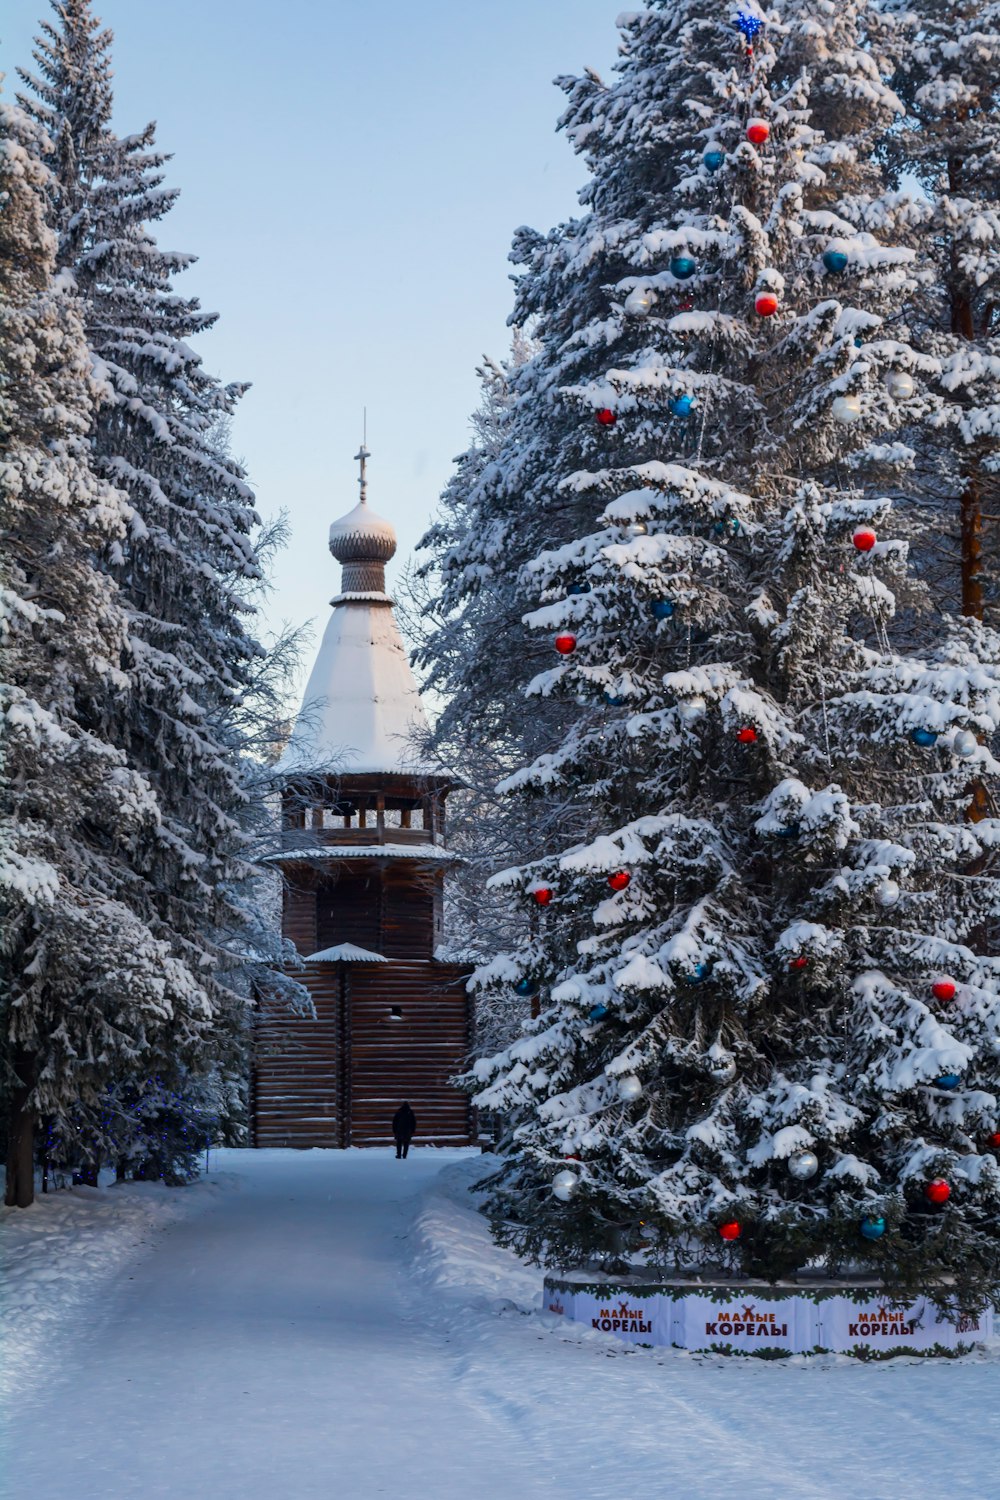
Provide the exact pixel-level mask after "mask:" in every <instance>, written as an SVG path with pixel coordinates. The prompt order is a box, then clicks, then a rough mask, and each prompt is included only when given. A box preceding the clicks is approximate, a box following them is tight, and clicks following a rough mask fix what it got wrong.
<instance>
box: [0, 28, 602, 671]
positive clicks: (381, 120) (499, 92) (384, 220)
mask: <svg viewBox="0 0 1000 1500" xmlns="http://www.w3.org/2000/svg"><path fill="white" fill-rule="evenodd" d="M95 9H96V10H97V12H98V14H100V15H101V17H102V19H103V20H104V22H105V23H106V24H107V25H109V26H110V27H111V28H112V30H113V31H114V33H115V44H114V50H113V57H114V68H115V89H116V93H115V101H116V108H115V126H116V129H118V131H119V132H120V133H122V134H126V133H128V132H130V131H133V130H136V129H138V128H140V127H141V126H143V125H144V124H145V123H146V122H147V121H148V120H150V119H153V120H156V121H157V123H158V142H159V145H160V146H161V148H162V149H164V150H167V151H171V152H173V153H174V158H173V161H172V162H171V163H170V164H169V167H168V177H167V181H168V183H169V185H170V186H176V187H179V188H180V189H181V197H180V200H179V202H178V204H177V206H176V207H175V208H174V209H173V211H172V212H171V213H170V214H169V215H168V216H167V217H166V218H165V219H164V220H163V221H162V222H161V223H160V225H159V226H158V227H157V229H156V233H157V237H158V240H159V242H160V244H161V245H163V246H164V247H165V248H168V249H174V250H183V251H188V252H192V253H194V254H196V255H198V257H199V262H198V264H197V265H196V266H194V267H193V268H192V269H190V270H189V271H187V272H185V273H184V275H183V276H182V277H181V278H180V279H179V286H180V288H181V289H183V290H184V291H185V292H186V293H194V294H195V295H197V296H198V297H199V298H200V299H201V301H202V304H203V306H205V307H206V308H209V309H211V310H212V311H216V312H218V313H219V314H220V320H219V323H218V324H217V326H216V327H215V329H213V331H212V332H211V333H209V334H208V335H206V336H205V337H204V338H203V339H201V340H200V341H199V343H198V348H199V351H200V352H201V354H202V357H203V358H204V360H205V363H206V365H207V366H208V368H209V369H211V370H212V371H213V372H215V373H216V374H218V375H220V376H221V377H222V378H223V379H225V380H227V381H228V380H248V381H250V382H252V389H251V390H250V391H249V393H248V394H247V396H246V397H245V398H244V400H243V402H242V405H241V408H240V412H239V415H238V417H237V419H236V421H235V423H234V432H233V447H234V451H235V452H236V454H237V455H238V456H239V457H240V458H241V459H243V461H244V462H245V463H246V465H247V467H248V469H249V472H250V477H251V480H252V481H253V483H254V485H255V486H256V489H257V494H258V501H259V507H260V510H261V512H262V513H263V514H264V515H273V514H275V513H276V512H277V511H279V510H281V509H286V510H287V511H288V512H289V516H290V520H291V526H292V534H291V540H290V544H289V547H288V548H287V550H286V551H285V552H284V553H283V554H282V555H281V556H280V557H279V559H278V561H277V566H276V569H275V578H274V581H275V592H274V596H273V599H272V603H271V608H270V613H271V615H272V618H273V619H274V620H275V621H278V620H290V621H293V622H295V623H299V622H301V621H303V620H306V619H309V618H312V619H313V621H314V622H315V628H316V634H317V636H318V635H319V634H320V633H321V632H322V629H323V627H324V626H325V623H326V618H327V603H328V600H329V599H330V596H331V594H333V593H334V592H335V589H336V586H337V573H338V569H337V567H336V564H335V563H334V561H333V559H332V558H331V557H330V555H329V553H328V552H327V550H326V532H327V528H328V526H329V523H330V521H331V520H333V519H335V518H336V517H337V516H339V515H341V514H343V512H344V511H346V510H348V509H350V508H351V506H353V505H354V504H355V503H356V499H357V483H356V478H357V465H356V464H355V463H354V462H353V460H352V455H353V454H354V453H356V451H357V449H358V446H359V442H360V437H361V412H362V407H363V406H365V405H366V406H367V408H368V447H369V448H370V450H371V452H372V458H371V461H370V464H369V502H370V504H371V505H372V508H373V509H375V510H376V511H378V512H380V513H381V514H383V515H385V516H386V517H387V518H388V519H389V520H391V521H392V522H393V524H394V525H395V526H396V528H397V531H398V533H399V540H400V547H399V553H398V555H397V560H396V562H395V563H394V564H393V565H392V570H391V572H390V578H391V577H392V576H393V575H394V574H395V573H398V570H399V568H400V566H401V565H403V564H404V563H405V561H406V558H407V556H408V555H409V554H410V552H411V549H412V547H413V545H414V543H415V542H416V540H417V538H418V537H419V535H420V533H421V531H422V530H423V529H424V527H425V526H426V524H427V522H428V521H429V519H430V517H431V515H432V513H433V511H434V509H435V505H436V501H437V496H438V494H439V493H440V491H441V489H442V487H443V485H444V483H445V481H446V480H447V478H448V475H449V473H450V471H451V461H452V459H453V458H454V457H455V455H456V454H458V453H459V452H461V450H462V449H463V448H464V447H465V446H466V444H467V441H468V435H469V433H468V418H469V415H470V413H471V411H472V410H473V408H474V407H475V405H476V401H477V391H478V386H477V382H476V378H475V366H476V364H477V363H478V362H479V361H480V359H481V357H482V355H483V354H484V353H489V354H491V355H493V356H494V357H496V358H501V359H502V358H503V357H505V355H506V353H507V351H508V348H509V339H510V332H509V330H508V329H507V327H506V319H507V316H508V314H509V312H510V308H511V301H512V287H511V285H510V282H509V280H508V278H509V276H510V273H511V270H512V267H511V266H510V265H509V263H508V260H507V254H508V251H509V248H510V240H511V234H512V232H513V230H514V229H515V228H516V227H517V226H518V225H520V224H531V225H533V226H534V227H535V228H537V229H539V230H542V231H545V230H547V229H548V228H550V227H551V226H552V225H553V224H556V223H558V222H560V221H561V220H563V219H565V218H567V217H570V216H572V215H573V214H574V213H576V212H577V211H578V202H577V196H576V194H577V189H578V188H579V187H580V186H581V185H582V184H583V182H584V181H585V175H586V174H585V171H584V168H583V164H582V163H581V162H580V161H579V160H578V159H577V158H576V157H575V156H574V154H573V152H572V150H571V148H570V146H569V144H568V142H567V141H566V140H565V138H564V137H563V136H562V134H561V133H556V129H555V126H556V121H557V119H558V116H559V114H560V113H561V110H562V107H563V95H562V93H561V92H560V91H559V90H558V89H556V88H554V87H553V86H552V79H553V78H554V77H555V76H556V75H558V74H562V73H570V74H577V73H579V72H580V71H581V70H582V69H583V68H584V67H585V66H588V65H589V66H591V67H594V68H596V69H597V71H598V72H600V73H602V74H604V75H605V76H606V75H607V74H608V72H609V70H610V68H611V65H612V63H613V61H614V58H615V54H616V50H617V32H616V30H615V24H614V23H615V18H616V15H617V13H618V7H617V5H616V4H614V3H612V0H504V3H502V4H500V3H496V0H480V3H479V4H477V5H470V6H464V5H459V4H457V3H455V0H425V3H424V4H422V5H412V4H409V5H408V4H404V3H403V0H383V3H381V4H380V5H378V6H377V7H376V6H371V5H367V6H366V5H357V4H355V5H348V4H344V3H342V0H331V3H321V4H316V3H312V4H310V3H309V0H284V3H283V4H281V5H280V6H277V5H275V4H274V3H273V0H172V3H171V4H170V5H169V7H165V6H162V5H161V4H158V3H156V0H96V5H95ZM50 13H51V12H50V10H49V6H48V4H47V0H6V4H5V6H4V15H3V19H2V21H0V70H2V71H3V72H4V73H6V74H7V79H6V83H5V89H6V91H7V93H8V94H12V93H13V92H14V88H15V84H16V82H17V81H16V79H15V77H14V74H15V69H16V67H17V66H18V65H21V66H30V65H31V64H30V52H31V39H32V37H33V35H34V34H35V32H36V30H37V23H38V21H39V19H40V18H42V17H47V16H48V15H49V14H50ZM306 666H307V667H308V662H307V664H306Z"/></svg>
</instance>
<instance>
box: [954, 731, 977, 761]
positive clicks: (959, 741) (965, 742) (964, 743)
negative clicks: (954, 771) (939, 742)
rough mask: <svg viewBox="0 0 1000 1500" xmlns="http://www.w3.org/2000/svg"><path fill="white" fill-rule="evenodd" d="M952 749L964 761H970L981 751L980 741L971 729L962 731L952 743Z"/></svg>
mask: <svg viewBox="0 0 1000 1500" xmlns="http://www.w3.org/2000/svg"><path fill="white" fill-rule="evenodd" d="M951 748H952V749H953V750H954V752H955V754H956V755H960V756H961V757H962V759H963V760H968V759H969V757H970V756H971V755H975V753H976V751H977V750H978V749H979V741H978V740H977V739H976V736H975V735H974V734H973V732H972V730H971V729H960V730H959V731H958V733H957V734H956V736H955V738H954V739H953V740H952V742H951Z"/></svg>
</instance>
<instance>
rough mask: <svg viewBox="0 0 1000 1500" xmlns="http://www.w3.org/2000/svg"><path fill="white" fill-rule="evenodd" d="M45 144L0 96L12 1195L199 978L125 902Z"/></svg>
mask: <svg viewBox="0 0 1000 1500" xmlns="http://www.w3.org/2000/svg"><path fill="white" fill-rule="evenodd" d="M50 152H51V142H50V141H49V140H48V138H47V137H46V136H45V134H44V132H43V131H42V130H41V129H40V128H39V127H38V126H37V125H36V124H35V123H34V122H32V121H31V120H29V119H28V118H27V117H26V116H25V115H24V114H22V113H21V112H20V111H19V110H17V109H15V108H12V107H11V106H9V105H3V106H0V452H2V459H0V496H2V506H3V517H2V527H3V547H2V556H3V561H2V576H0V598H2V608H0V638H2V648H3V663H2V666H3V670H2V678H3V685H2V687H0V709H2V732H3V743H2V756H3V769H2V786H0V790H2V806H0V816H2V831H0V890H2V894H3V923H2V927H3V935H2V946H0V956H2V966H3V983H2V1005H3V1012H2V1014H3V1031H2V1037H0V1055H2V1067H3V1077H2V1089H3V1094H4V1097H5V1101H6V1104H7V1110H8V1116H9V1123H8V1130H7V1136H8V1164H7V1202H8V1203H12V1204H16V1205H17V1206H21V1207H23V1206H26V1205H27V1204H29V1203H30V1202H31V1201H32V1195H33V1142H34V1135H35V1124H36V1121H37V1119H38V1118H39V1117H42V1118H44V1119H46V1120H48V1121H53V1122H61V1123H66V1122H68V1120H69V1118H70V1115H71V1114H72V1113H73V1112H74V1111H76V1110H78V1109H79V1110H83V1111H87V1110H90V1111H95V1110H97V1109H99V1107H100V1102H101V1099H102V1096H103V1092H104V1088H105V1084H106V1080H107V1078H108V1077H109V1076H111V1075H113V1074H114V1073H116V1072H117V1073H119V1074H125V1073H135V1072H137V1071H138V1072H141V1070H142V1069H143V1068H144V1067H146V1066H148V1064H149V1058H150V1055H151V1053H152V1052H153V1051H154V1048H155V1043H156V1041H157V1039H159V1040H160V1042H161V1044H162V1038H163V1030H164V1024H165V1021H166V1018H167V1017H168V1016H170V1015H171V1013H175V1014H176V1015H177V1016H178V1017H182V1018H183V1017H187V1018H189V1019H188V1020H187V1021H186V1022H185V1023H184V1027H183V1034H182V1035H181V1036H180V1038H179V1042H180V1044H181V1046H180V1049H179V1050H184V1049H187V1050H191V1048H192V1046H195V1050H197V1048H196V1045H195V1044H196V1043H197V1040H198V1037H199V1034H200V1031H201V1028H202V1026H203V1016H204V1014H205V1013H207V1000H206V998H205V996H204V993H203V991H202V988H201V985H200V983H199V981H198V980H197V979H196V978H195V977H194V976H193V975H192V974H191V972H190V971H189V970H188V969H187V968H186V967H185V966H184V965H182V964H180V963H178V962H177V961H176V960H175V959H174V958H173V956H172V955H171V953H170V949H169V946H168V944H167V943H165V942H163V941H162V940H161V939H160V938H158V937H157V936H155V935H154V934H153V933H152V932H151V930H150V928H149V926H148V924H147V923H145V922H144V921H143V920H142V918H141V916H139V915H137V914H136V912H135V911H134V910H133V909H132V906H131V903H130V898H131V891H132V887H133V884H134V880H135V874H134V869H133V867H132V864H131V860H132V857H133V855H134V853H135V851H136V849H137V848H138V847H139V846H141V845H142V844H143V842H144V841H146V840H147V839H149V838H151V837H153V836H154V835H155V831H156V829H157V828H158V825H159V818H160V814H159V809H158V806H157V803H156V798H155V795H154V792H153V789H152V788H151V786H150V785H149V782H148V781H147V780H146V779H145V778H144V777H143V776H141V775H139V774H137V773H136V771H135V770H133V769H130V768H129V767H128V766H127V764H126V759H125V756H124V754H123V753H122V751H121V749H120V748H119V747H118V746H117V745H116V744H114V743H113V742H112V740H111V737H110V736H111V731H112V729H113V727H114V721H115V718H116V712H115V705H116V702H117V701H118V700H120V699H121V698H122V697H123V696H124V695H125V694H126V693H127V691H128V688H129V681H128V677H127V675H126V673H125V671H124V670H123V668H122V663H123V661H124V660H125V659H126V657H127V652H128V619H127V615H126V612H125V609H124V607H123V605H122V601H121V598H120V595H119V591H118V589H117V587H116V585H115V584H114V582H113V581H112V580H111V579H110V578H109V577H108V575H107V573H105V572H102V571H101V570H99V569H98V568H97V567H96V566H95V559H96V558H97V557H99V556H101V555H102V554H104V553H106V552H107V550H108V549H109V548H111V547H113V546H117V545H120V544H121V541H122V538H123V537H124V536H125V533H126V528H127V523H128V518H129V508H128V505H127V504H126V502H125V497H124V496H123V495H122V494H121V493H120V492H119V491H118V490H117V489H116V488H115V487H113V486H112V485H111V484H110V483H109V482H108V480H107V479H104V478H101V477H100V476H98V475H96V474H95V473H94V471H93V467H92V464H91V451H90V440H89V433H90V431H91V429H92V427H93V423H94V420H95V415H96V411H97V408H98V405H99V403H100V402H101V400H102V399H106V398H107V396H108V394H109V393H108V392H107V391H106V389H105V388H103V386H102V383H101V382H100V381H99V380H98V379H97V378H96V377H95V375H94V373H93V369H92V364H91V359H90V355H89V352H88V349H87V345H86V340H85V337H84V330H83V325H82V320H81V316H80V312H81V309H80V306H79V299H78V298H77V297H75V296H74V295H73V294H72V293H71V292H70V291H69V290H68V288H67V286H66V283H65V279H64V278H57V276H56V240H55V236H54V234H53V233H52V232H51V230H50V229H49V228H48V226H47V223H46V213H47V209H48V206H49V205H48V198H49V193H50V191H51V188H52V179H51V176H50V174H49V172H48V170H47V168H46V167H45V165H44V162H43V158H44V157H45V156H46V155H48V154H50Z"/></svg>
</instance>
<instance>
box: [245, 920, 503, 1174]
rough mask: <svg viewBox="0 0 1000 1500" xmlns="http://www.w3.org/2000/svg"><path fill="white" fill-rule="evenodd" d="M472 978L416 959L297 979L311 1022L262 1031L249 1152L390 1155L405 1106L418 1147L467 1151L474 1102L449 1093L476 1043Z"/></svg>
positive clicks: (325, 968) (320, 968)
mask: <svg viewBox="0 0 1000 1500" xmlns="http://www.w3.org/2000/svg"><path fill="white" fill-rule="evenodd" d="M290 935H291V934H290ZM358 940H359V939H358V938H357V937H356V936H352V937H351V938H345V939H341V941H353V942H357V941H358ZM467 975H468V970H467V969H465V968H463V967H461V966H459V965H457V964H441V963H435V962H433V961H426V960H425V961H421V960H413V959H409V960H396V961H392V962H389V963H384V964H310V965H308V966H307V968H306V970H305V972H304V973H302V972H299V973H297V974H296V978H298V979H299V980H300V981H301V982H302V983H303V984H304V985H305V986H306V988H307V989H308V990H309V993H310V995H311V996H312V999H313V1003H314V1005H315V1008H316V1019H315V1020H309V1019H306V1018H304V1017H303V1018H297V1017H294V1016H287V1015H286V1016H282V1017H280V1018H278V1019H268V1020H267V1021H264V1022H262V1023H261V1025H260V1026H259V1027H258V1033H257V1057H256V1064H255V1073H254V1144H255V1145H257V1146H302V1147H306V1146H350V1145H354V1146H375V1145H389V1144H391V1142H392V1131H391V1122H392V1116H393V1114H394V1113H395V1111H396V1110H397V1109H398V1107H399V1105H400V1104H401V1103H402V1101H403V1100H404V1099H408V1100H409V1102H410V1104H411V1106H412V1108H413V1111H414V1113H415V1114H416V1116H417V1124H418V1132H417V1136H416V1144H417V1145H440V1146H445V1145H448V1146H455V1145H467V1144H469V1143H470V1142H471V1139H472V1132H473V1121H472V1115H471V1111H470V1108H469V1101H468V1099H467V1098H466V1096H465V1095H464V1094H462V1093H460V1092H459V1091H458V1090H457V1089H455V1088H453V1087H452V1086H451V1085H449V1083H448V1079H449V1078H450V1077H451V1076H452V1075H453V1074H455V1073H457V1072H459V1071H460V1070H461V1069H462V1068H463V1067H464V1065H465V1059H466V1056H467V1053H468V1048H469V1045H470V1041H471V1001H470V999H469V996H468V995H467V994H466V991H465V980H466V978H467Z"/></svg>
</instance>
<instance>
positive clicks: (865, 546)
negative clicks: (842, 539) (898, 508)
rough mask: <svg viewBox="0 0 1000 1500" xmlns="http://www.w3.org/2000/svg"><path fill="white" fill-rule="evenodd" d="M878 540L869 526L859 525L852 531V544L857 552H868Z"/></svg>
mask: <svg viewBox="0 0 1000 1500" xmlns="http://www.w3.org/2000/svg"><path fill="white" fill-rule="evenodd" d="M877 541H878V538H877V536H876V535H875V533H874V531H872V529H871V527H870V526H859V527H858V529H857V531H856V532H855V533H854V545H855V547H857V549H858V551H859V552H870V551H871V550H872V548H873V547H874V545H875V543H876V542H877Z"/></svg>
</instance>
